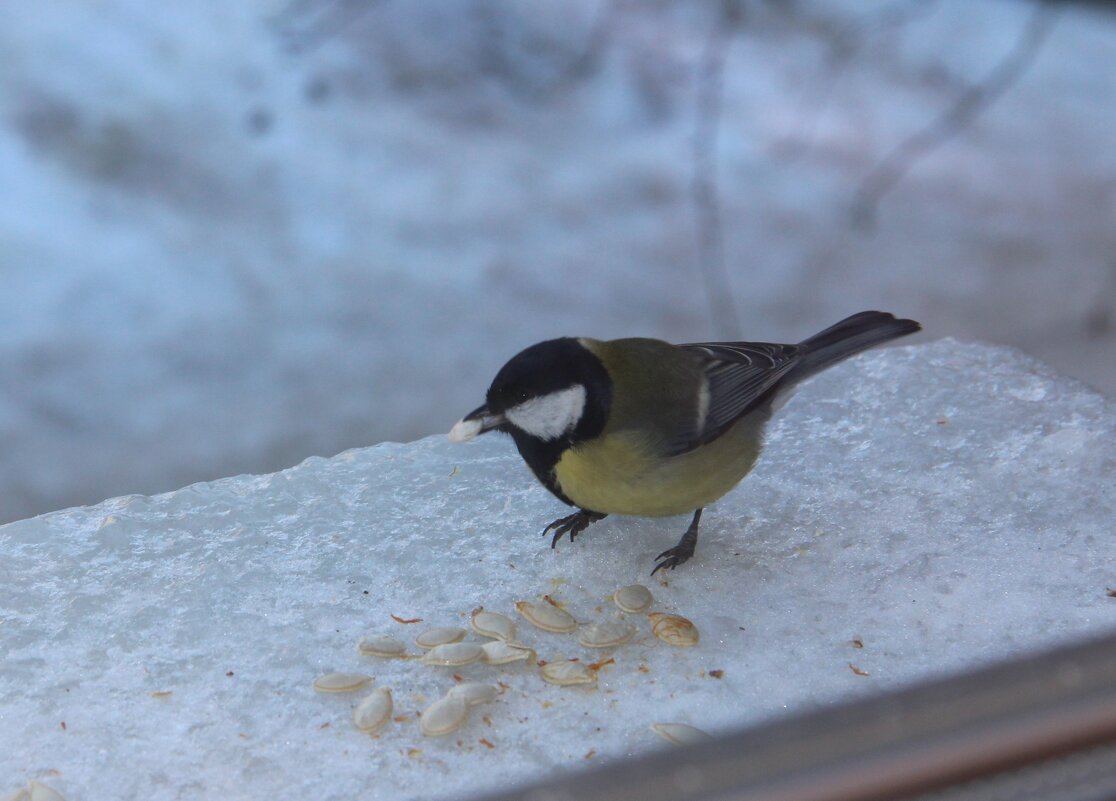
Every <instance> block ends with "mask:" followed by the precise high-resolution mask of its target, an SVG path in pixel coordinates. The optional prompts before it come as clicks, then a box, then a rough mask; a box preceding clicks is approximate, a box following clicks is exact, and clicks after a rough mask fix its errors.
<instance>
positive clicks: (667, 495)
mask: <svg viewBox="0 0 1116 801" xmlns="http://www.w3.org/2000/svg"><path fill="white" fill-rule="evenodd" d="M767 418H768V415H767V414H755V415H748V416H746V417H744V418H742V419H741V420H739V421H738V422H737V423H736V424H735V425H734V426H733V427H732V428H731V429H729V430H728V431H726V432H725V433H724V434H723V435H722V436H720V437H718V438H717V439H716V440H714V441H713V442H710V443H708V444H706V445H702V446H700V447H698V448H696V449H694V450H692V451H688V452H686V453H682V454H679V455H677V456H670V457H665V458H664V457H660V456H656V455H655V453H654V451H653V450H652V448H651V447H650V443H648V442H647V441H646V440H645V439H644V438H642V437H641V436H640V435H639V434H638V433H636V432H628V431H615V432H612V433H608V434H606V435H605V436H603V437H601V438H599V439H596V440H593V441H592V442H587V443H583V444H581V445H577V446H575V447H573V448H570V449H569V450H567V451H566V452H565V453H563V454H562V457H561V459H559V461H558V464H557V465H556V467H555V472H556V475H557V478H558V483H559V484H560V485H561V487H562V492H563V493H565V494H566V496H567V497H568V498H569V499H570V500H572V501H573V502H574V503H576V504H577V505H578V506H580V507H582V508H584V509H589V510H592V511H594V512H602V513H605V514H620V515H638V516H647V517H663V516H667V515H677V514H683V513H686V512H692V511H694V510H695V509H698V508H700V507H703V506H706V505H708V504H710V503H712V502H713V501H715V500H717V499H718V498H720V497H721V496H722V495H724V494H725V493H726V492H728V491H729V490H731V489H732V488H733V487H735V486H736V485H737V484H738V483H739V482H740V480H741V479H742V478H744V476H745V475H747V474H748V471H750V470H751V469H752V466H753V465H754V464H755V462H756V459H757V458H758V457H759V454H760V450H761V449H762V447H763V425H764V424H765V423H766V422H767Z"/></svg>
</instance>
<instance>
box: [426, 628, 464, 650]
mask: <svg viewBox="0 0 1116 801" xmlns="http://www.w3.org/2000/svg"><path fill="white" fill-rule="evenodd" d="M463 639H465V629H459V628H454V627H452V626H443V627H442V628H437V629H427V630H426V631H424V632H423V633H422V634H420V635H419V636H417V637H415V645H417V646H418V647H419V648H421V649H422V650H424V651H429V650H430V649H431V648H434V647H435V646H438V645H448V644H449V643H451V642H461V641H462V640H463Z"/></svg>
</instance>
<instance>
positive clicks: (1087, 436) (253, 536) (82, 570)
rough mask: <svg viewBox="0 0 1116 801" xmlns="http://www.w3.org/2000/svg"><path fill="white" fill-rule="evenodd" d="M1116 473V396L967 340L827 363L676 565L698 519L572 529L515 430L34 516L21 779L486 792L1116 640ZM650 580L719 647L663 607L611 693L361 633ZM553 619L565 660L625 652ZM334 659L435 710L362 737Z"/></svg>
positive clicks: (257, 795) (5, 692)
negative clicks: (458, 717)
mask: <svg viewBox="0 0 1116 801" xmlns="http://www.w3.org/2000/svg"><path fill="white" fill-rule="evenodd" d="M1114 474H1116V404H1114V403H1113V402H1111V401H1109V400H1106V399H1104V398H1103V397H1101V396H1100V395H1097V394H1095V393H1093V392H1092V391H1090V390H1088V389H1086V388H1085V387H1084V386H1082V385H1080V384H1078V383H1077V382H1075V381H1073V380H1069V379H1065V378H1062V377H1059V376H1057V375H1055V374H1054V373H1053V372H1052V371H1051V370H1050V369H1049V368H1047V367H1045V366H1043V365H1041V364H1039V363H1037V362H1035V361H1033V360H1031V359H1030V358H1029V357H1026V356H1023V355H1022V354H1020V353H1019V352H1016V351H1011V350H1006V349H1002V348H996V347H990V346H984V345H967V344H959V343H957V342H953V341H942V342H938V343H934V344H931V345H923V346H913V347H900V348H894V349H890V350H885V351H878V352H873V353H869V354H866V355H865V356H863V357H860V358H857V359H855V360H853V361H851V362H848V363H845V364H842V365H840V366H838V367H836V368H834V369H832V370H830V371H828V372H826V373H824V374H823V375H821V376H819V377H817V378H816V379H814V380H813V381H811V382H810V383H808V384H807V385H805V386H804V387H803V388H802V389H801V390H800V391H799V392H798V394H797V395H796V396H795V397H794V398H792V399H791V400H790V402H789V403H788V404H787V406H786V407H785V408H784V409H783V410H782V412H781V413H780V414H779V415H778V416H777V418H776V420H775V421H774V423H773V425H772V427H771V430H770V437H769V440H768V445H767V450H766V453H765V455H764V458H762V459H761V460H760V463H759V465H758V466H757V467H756V469H755V471H754V472H753V473H752V475H751V476H749V477H748V478H747V479H746V480H745V481H744V483H743V484H742V485H741V486H740V487H739V488H737V489H736V490H734V491H733V492H732V493H730V494H729V495H728V496H727V497H725V498H724V499H723V500H722V501H720V502H719V503H717V504H716V505H714V506H713V507H711V508H710V509H709V510H708V511H707V513H706V515H705V517H704V519H703V521H702V536H701V540H700V543H699V547H698V553H697V556H696V557H695V559H694V560H693V561H692V562H691V563H689V564H686V565H684V566H683V567H681V568H679V569H678V570H676V571H674V572H673V573H670V574H668V575H666V576H664V577H663V580H662V581H660V580H649V579H648V571H649V570H650V568H651V566H652V564H653V558H654V555H655V554H657V553H658V552H659V551H661V550H663V549H664V548H666V547H668V546H670V545H673V544H674V542H675V541H676V539H677V537H678V536H679V534H680V533H681V531H682V530H683V529H684V528H685V525H686V522H687V521H686V520H685V519H684V518H670V519H659V520H652V519H638V518H608V519H607V520H605V521H602V522H600V523H598V524H596V525H594V526H593V527H592V528H591V529H590V530H588V531H587V532H585V533H584V534H583V535H582V536H581V537H580V538H579V539H578V541H577V542H576V543H575V544H573V545H570V544H568V543H563V544H562V545H561V546H560V547H559V548H558V549H557V550H553V551H552V550H551V549H550V548H549V547H548V546H547V541H546V540H544V539H543V538H541V537H540V536H539V532H540V531H541V529H542V527H543V525H545V523H547V522H549V521H550V520H551V519H553V518H554V517H556V516H558V515H560V514H564V513H565V511H564V507H562V506H561V505H560V504H558V503H557V502H556V501H555V500H554V499H553V498H552V497H551V496H550V495H549V494H548V493H547V492H545V491H544V490H543V489H542V488H541V487H540V486H538V485H537V484H536V482H535V481H534V479H533V478H532V477H531V475H530V474H529V472H528V470H527V468H526V467H525V466H524V465H523V464H522V462H521V461H520V460H519V457H518V456H517V455H516V454H515V452H514V448H513V446H512V443H511V442H510V440H508V439H506V438H502V437H499V436H494V435H489V436H485V437H482V438H480V439H479V440H478V441H477V442H474V443H469V444H466V445H454V444H451V443H449V442H448V441H447V440H446V438H445V436H444V435H443V436H438V437H432V438H428V439H424V440H421V441H418V442H414V443H411V444H405V445H401V444H383V445H379V446H376V447H372V448H367V449H361V450H352V451H348V452H346V453H343V454H341V455H339V456H337V457H335V458H332V459H321V458H312V459H309V460H307V461H305V462H304V463H302V464H300V465H298V466H297V467H294V468H292V469H289V470H285V471H282V472H279V473H275V474H272V475H260V476H239V477H236V478H230V479H225V480H221V481H215V482H212V483H208V484H197V485H194V486H190V487H186V488H185V489H182V490H180V491H178V492H173V493H168V494H165V495H159V496H155V497H140V496H130V497H123V498H116V499H113V500H109V501H105V502H104V503H102V504H99V505H97V506H93V507H88V508H81V509H70V510H66V511H62V512H58V513H54V514H49V515H45V516H42V517H38V518H35V519H31V520H25V521H21V522H17V523H12V524H9V525H6V526H3V527H0V555H2V559H0V653H2V654H3V659H2V661H0V792H3V791H6V790H7V789H8V787H9V785H10V786H11V788H15V787H16V786H17V785H19V784H20V783H22V782H24V781H25V780H26V779H28V778H31V777H38V778H43V779H45V780H46V781H47V783H48V784H50V785H51V786H53V787H55V788H56V789H58V790H59V791H61V792H62V793H63V795H64V796H65V797H66V798H67V799H69V801H81V799H97V801H109V800H111V799H144V801H160V800H162V799H179V798H227V799H263V798H272V799H306V798H316V799H323V800H326V801H328V800H329V799H352V798H380V799H411V798H449V797H460V796H462V795H465V794H471V793H480V792H484V791H491V790H495V789H498V788H505V787H507V786H510V785H512V784H515V783H519V782H525V781H530V780H535V779H539V778H541V777H544V776H548V775H552V774H553V773H555V772H558V771H567V770H578V769H580V768H581V767H583V766H586V765H590V764H596V763H600V762H602V761H607V760H613V759H618V758H621V757H624V756H625V755H629V754H635V753H639V752H643V751H646V750H648V749H653V748H659V747H662V745H663V744H662V743H661V742H660V741H658V740H657V738H656V737H655V735H653V734H652V733H651V732H650V731H649V730H648V725H649V724H650V723H653V722H664V721H669V722H685V723H691V724H694V725H697V726H699V727H701V728H704V729H707V730H710V731H713V732H716V731H723V730H729V729H732V728H734V727H737V726H741V725H744V724H748V723H754V722H756V721H760V720H765V719H769V718H771V717H773V716H778V715H782V714H784V713H785V712H786V711H787V710H793V709H803V708H809V707H812V706H815V705H819V704H826V703H830V702H833V701H836V700H838V699H844V698H848V697H850V696H855V695H858V694H864V693H872V692H876V691H879V690H882V689H884V688H893V687H896V686H899V685H903V684H907V683H910V682H912V681H915V680H917V679H922V678H926V677H929V676H932V675H938V674H942V673H944V672H947V671H956V670H961V669H965V668H968V667H972V666H974V665H977V664H980V663H986V662H988V661H991V660H995V659H999V658H1003V657H1007V656H1010V655H1013V654H1017V653H1022V652H1027V651H1032V650H1035V649H1038V648H1040V647H1042V646H1046V645H1050V644H1053V643H1057V642H1062V641H1067V640H1071V639H1074V638H1077V637H1079V636H1082V635H1085V634H1087V633H1095V632H1099V631H1102V630H1111V629H1112V627H1113V624H1114V622H1116V601H1114V600H1113V599H1111V598H1108V597H1106V594H1105V590H1106V587H1108V586H1112V584H1113V581H1114V578H1113V568H1114V564H1113V555H1112V554H1113V551H1112V542H1111V540H1112V521H1113V520H1114V519H1116V494H1114V493H1116V491H1114V490H1113V486H1114V484H1116V482H1114V481H1113V475H1114ZM631 582H644V583H646V584H648V585H649V586H650V587H651V589H652V591H653V592H654V594H655V597H656V603H655V606H654V608H655V609H659V610H666V611H671V612H678V613H681V614H683V615H686V616H688V617H689V618H691V619H692V620H693V621H694V622H695V623H696V624H697V626H698V627H699V629H700V632H701V642H700V644H699V645H698V646H697V647H695V648H692V649H688V650H681V649H676V648H671V647H669V646H666V645H665V644H663V643H660V642H658V641H656V640H654V639H652V638H650V637H649V635H648V631H649V627H648V625H647V622H646V620H645V619H643V618H642V616H637V617H636V618H635V620H636V622H637V624H638V625H639V627H640V635H639V637H638V638H637V641H636V642H634V643H631V644H628V645H625V646H622V647H619V648H616V649H615V650H614V651H612V652H611V655H612V656H613V657H614V658H615V660H616V661H615V664H613V665H609V666H606V667H604V668H603V669H602V670H601V672H600V684H599V687H598V688H596V689H579V688H559V687H553V686H549V685H545V684H543V683H542V681H541V680H540V679H539V677H538V675H537V672H536V670H535V669H532V668H530V667H527V666H514V667H501V668H493V667H488V666H482V665H473V666H469V667H466V668H460V669H457V670H456V671H454V670H451V669H441V668H433V667H429V666H425V665H423V664H421V663H419V662H415V661H391V660H387V661H385V660H375V659H371V658H365V657H361V656H359V655H358V654H357V653H356V650H355V644H356V642H357V640H358V638H359V637H360V636H362V635H365V634H369V633H377V632H379V633H389V634H394V635H397V636H400V637H403V638H405V639H407V640H410V639H411V638H412V637H413V636H414V635H415V634H417V633H418V632H419V631H421V630H422V629H423V628H425V627H430V626H441V625H460V626H463V625H465V624H466V623H467V619H468V614H469V612H470V611H471V610H472V609H474V608H475V607H478V606H482V605H483V606H484V607H485V608H487V609H490V610H495V611H502V612H505V613H510V614H513V615H514V612H513V608H514V607H513V605H514V602H515V601H517V600H521V599H527V600H537V599H538V598H539V597H540V596H541V595H542V594H550V595H552V596H553V597H555V598H556V599H558V600H560V601H561V602H563V603H565V604H566V605H567V606H568V608H569V610H570V611H571V612H572V613H573V614H574V615H576V616H577V617H578V618H579V619H581V620H583V621H590V620H607V619H613V618H616V617H618V616H619V612H618V611H616V610H615V609H614V608H613V607H612V606H611V605H610V604H609V602H608V600H607V598H608V595H609V594H610V593H611V592H612V591H613V590H615V589H616V588H618V587H619V586H621V585H623V584H627V583H631ZM392 615H396V616H398V617H401V618H404V619H410V618H422V619H423V622H422V623H414V624H402V623H398V622H395V621H394V620H393V618H392ZM519 628H520V632H521V639H523V640H524V641H526V642H529V643H531V644H533V645H534V646H535V647H536V648H537V649H538V652H539V655H540V657H541V658H543V659H551V660H553V659H558V658H564V657H580V658H582V659H585V660H588V659H596V658H600V654H594V653H591V652H588V651H586V650H584V649H582V648H580V647H579V646H578V645H577V644H576V642H575V641H574V639H573V638H572V637H571V636H567V635H559V634H548V633H544V632H540V631H537V630H533V629H531V628H530V627H529V626H528V625H526V624H525V623H523V622H522V621H521V622H520V627H519ZM470 637H471V638H472V637H473V635H470ZM854 639H859V640H861V641H862V643H863V647H862V648H857V647H855V646H854V645H853V644H852V641H853V640H854ZM853 666H855V667H856V668H857V669H858V670H860V671H863V672H866V673H867V674H868V675H859V674H858V673H856V672H854V670H853ZM333 670H339V671H352V670H360V671H366V672H368V673H370V674H372V675H374V676H375V677H376V685H377V686H387V687H391V688H392V690H393V692H394V695H395V699H396V711H397V714H400V715H405V716H406V720H403V721H401V722H393V723H391V724H389V727H388V728H387V729H385V730H384V731H383V732H382V733H381V734H379V735H378V736H375V737H369V736H367V735H364V734H361V733H358V732H357V731H356V730H355V729H353V727H352V726H351V724H350V722H349V715H350V713H351V710H352V708H353V706H354V705H355V703H356V701H357V700H358V699H359V698H360V697H362V694H360V693H357V694H354V695H353V696H327V695H321V694H316V693H315V692H313V691H312V690H311V686H310V685H311V682H312V680H313V679H314V678H315V677H316V676H318V675H319V674H321V673H323V672H325V671H333ZM713 671H723V675H721V676H720V677H715V676H714V674H713ZM455 672H456V673H457V674H459V675H461V676H462V677H465V678H476V679H481V680H499V681H501V682H503V683H504V684H505V685H507V687H506V690H505V692H504V693H503V695H501V696H500V698H499V699H498V700H497V701H496V702H495V703H493V704H491V705H489V706H487V707H480V708H477V709H476V710H475V711H474V713H473V715H472V719H471V721H470V722H469V724H468V725H467V726H466V727H465V728H464V729H462V730H461V731H460V732H458V733H457V734H456V735H451V736H449V737H445V738H440V739H432V738H424V737H422V736H421V735H420V734H419V732H418V726H417V723H416V721H415V713H416V712H417V711H418V710H420V709H421V708H422V707H423V706H424V705H425V704H427V703H429V702H430V701H432V700H433V699H434V698H436V697H437V696H438V695H439V694H440V693H442V692H443V691H444V690H445V689H446V688H448V687H449V686H450V685H452V684H453V682H454V679H453V678H451V675H452V674H453V673H455ZM152 693H169V695H167V696H165V697H161V698H160V697H153V696H152ZM485 715H487V719H485V718H483V717H482V716H485ZM490 746H491V747H490Z"/></svg>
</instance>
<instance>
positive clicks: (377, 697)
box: [353, 687, 392, 734]
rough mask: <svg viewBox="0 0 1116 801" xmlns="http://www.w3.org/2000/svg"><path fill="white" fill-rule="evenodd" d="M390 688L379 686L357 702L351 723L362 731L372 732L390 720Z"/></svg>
mask: <svg viewBox="0 0 1116 801" xmlns="http://www.w3.org/2000/svg"><path fill="white" fill-rule="evenodd" d="M391 711H392V701H391V690H389V689H388V688H387V687H379V688H377V689H376V690H373V691H372V694H371V695H370V696H368V697H367V698H365V699H364V700H363V701H361V702H360V703H359V704H357V708H356V709H354V710H353V725H354V726H356V727H357V728H358V729H360V730H361V731H363V732H366V733H368V734H374V733H375V732H378V731H379V730H380V729H382V728H383V727H384V724H386V723H387V722H388V721H389V720H391Z"/></svg>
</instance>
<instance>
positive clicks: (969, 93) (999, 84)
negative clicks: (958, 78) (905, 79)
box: [852, 0, 1055, 229]
mask: <svg viewBox="0 0 1116 801" xmlns="http://www.w3.org/2000/svg"><path fill="white" fill-rule="evenodd" d="M1054 20H1055V11H1054V9H1053V5H1052V4H1049V3H1046V2H1042V0H1039V1H1038V2H1036V3H1035V7H1034V10H1033V11H1032V12H1031V16H1030V17H1029V18H1028V20H1027V23H1026V25H1025V26H1024V27H1023V30H1022V31H1021V32H1020V35H1019V38H1018V39H1017V40H1016V42H1015V45H1014V46H1013V47H1012V49H1011V50H1010V51H1009V52H1008V54H1007V55H1006V56H1005V57H1004V58H1003V59H1001V60H1000V62H999V63H998V64H996V66H995V67H993V69H992V71H991V72H990V73H989V74H988V77H987V78H985V80H983V81H982V82H980V83H978V84H976V85H975V86H972V87H970V88H969V89H966V90H965V91H964V92H962V93H961V95H960V97H958V98H957V100H956V101H955V102H954V104H953V105H952V106H951V107H950V108H948V109H946V110H945V111H944V112H943V113H942V114H941V115H940V116H939V117H938V118H937V119H936V120H934V122H932V123H931V124H930V125H928V126H927V127H926V128H924V129H922V130H921V131H917V132H916V133H914V134H912V135H911V136H910V137H908V138H907V139H906V140H904V141H903V142H901V143H900V144H899V145H898V147H896V148H895V149H894V150H893V151H891V153H889V154H888V155H887V156H885V157H884V158H883V159H881V160H880V162H879V163H877V164H876V166H875V167H874V168H872V170H871V171H869V173H868V175H866V176H865V178H864V180H863V181H862V182H861V184H860V188H859V189H858V190H857V193H856V196H855V198H854V200H853V205H852V219H853V224H854V225H855V226H856V227H858V228H865V229H870V228H872V227H873V226H874V225H875V220H876V210H877V208H878V207H879V203H880V199H881V198H882V197H883V196H884V195H885V194H887V193H888V192H890V191H891V190H892V189H893V188H895V186H896V184H898V183H899V181H901V180H902V179H903V177H904V176H905V175H906V174H907V172H908V171H909V170H910V169H911V167H912V166H913V165H914V163H915V162H916V161H918V160H919V159H920V158H923V157H924V156H926V155H927V154H928V153H930V152H931V151H933V150H935V149H936V148H938V147H940V146H941V145H942V144H943V143H945V142H946V141H948V140H949V139H951V138H953V137H954V136H956V135H957V134H958V133H959V132H960V131H962V130H964V128H965V127H967V126H968V125H969V124H971V123H972V121H973V120H974V119H976V117H977V116H978V115H979V114H980V113H981V112H983V111H984V110H986V109H987V108H988V107H989V106H990V105H992V104H993V103H995V102H996V101H997V100H998V99H999V98H1000V97H1001V96H1003V94H1004V93H1005V92H1007V91H1008V90H1009V89H1010V88H1011V87H1012V86H1014V85H1015V83H1016V82H1017V81H1018V80H1019V78H1020V76H1022V75H1023V73H1024V72H1026V71H1027V68H1028V67H1029V66H1030V65H1031V64H1032V63H1033V62H1034V59H1035V56H1036V55H1038V52H1039V50H1041V48H1042V45H1043V43H1044V42H1045V41H1046V37H1047V35H1048V34H1049V33H1050V30H1051V28H1052V27H1053V25H1054Z"/></svg>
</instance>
